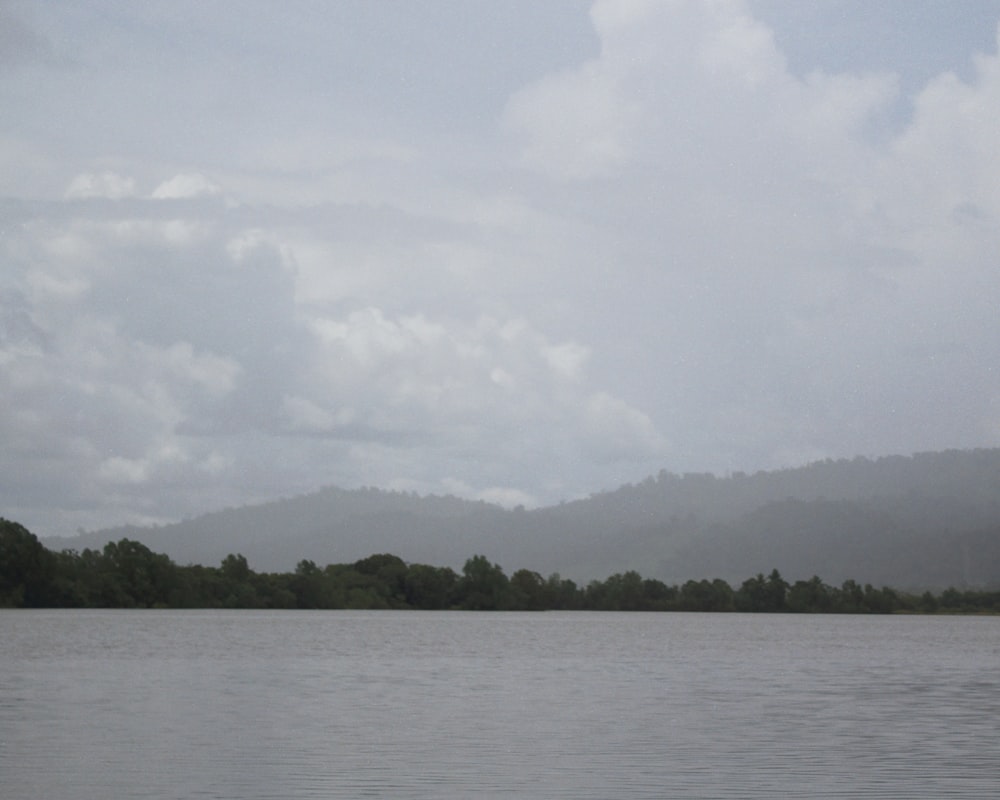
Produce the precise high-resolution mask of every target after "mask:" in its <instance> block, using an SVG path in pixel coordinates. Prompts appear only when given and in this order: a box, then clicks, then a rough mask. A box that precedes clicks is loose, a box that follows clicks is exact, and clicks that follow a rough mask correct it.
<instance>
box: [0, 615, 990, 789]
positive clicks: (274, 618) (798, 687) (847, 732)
mask: <svg viewBox="0 0 1000 800" xmlns="http://www.w3.org/2000/svg"><path fill="white" fill-rule="evenodd" d="M998 794H1000V618H997V617H976V618H973V617H918V616H892V617H871V616H854V617H849V616H795V615H742V614H718V615H712V614H668V613H662V614H642V613H631V614H628V613H621V614H620V613H590V612H544V613H488V612H385V611H364V612H347V611H316V612H289V611H284V612H255V611H92V610H54V611H48V610H46V611H3V612H0V795H2V796H3V797H4V798H5V800H22V798H23V800H29V798H30V800H37V798H44V800H107V799H108V798H115V800H123V799H124V798H157V799H158V800H159V799H160V798H210V799H212V800H221V799H222V798H234V799H235V798H239V799H240V800H246V799H247V798H359V797H376V798H436V799H437V800H450V799H454V800H457V799H458V798H471V797H498V796H504V797H511V798H574V800H591V799H596V798H602V799H603V798H664V797H678V798H775V797H783V798H819V797H841V798H901V799H902V798H905V799H906V800H915V799H918V798H934V799H935V800H938V799H939V798H984V797H992V796H997V795H998Z"/></svg>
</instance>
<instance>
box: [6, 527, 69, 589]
mask: <svg viewBox="0 0 1000 800" xmlns="http://www.w3.org/2000/svg"><path fill="white" fill-rule="evenodd" d="M55 576H56V559H55V558H54V556H53V555H52V553H51V552H49V551H48V550H47V549H45V547H44V546H43V545H42V543H41V542H39V541H38V538H37V537H36V536H35V534H33V533H31V532H30V531H29V530H28V529H27V528H25V527H24V526H23V525H20V524H19V523H17V522H11V521H10V520H6V519H2V518H0V606H7V607H11V606H12V607H15V608H20V607H22V606H27V607H37V606H45V605H50V604H52V603H53V602H54V601H55V599H56V598H55V584H54V581H55Z"/></svg>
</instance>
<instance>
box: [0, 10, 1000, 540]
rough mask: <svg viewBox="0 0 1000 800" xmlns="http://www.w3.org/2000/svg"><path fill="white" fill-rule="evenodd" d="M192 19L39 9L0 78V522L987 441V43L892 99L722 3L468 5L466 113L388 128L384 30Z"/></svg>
mask: <svg viewBox="0 0 1000 800" xmlns="http://www.w3.org/2000/svg"><path fill="white" fill-rule="evenodd" d="M199 9H200V10H198V11H197V12H194V11H192V12H191V13H195V14H196V16H197V20H199V22H198V24H199V26H200V27H199V30H200V31H201V33H200V34H199V36H200V37H202V38H197V40H192V41H190V43H189V44H190V48H188V49H181V48H177V47H175V44H174V43H175V39H174V38H173V34H172V35H169V36H168V35H162V36H159V37H151V36H149V35H148V33H147V32H148V31H151V30H164V28H163V27H162V26H161V25H160V23H162V24H163V25H166V26H167V27H166V29H167V30H169V31H173V32H174V34H176V33H177V32H178V31H180V30H181V28H182V27H183V25H182V23H183V24H187V23H188V22H190V20H189V18H188V15H187V14H179V13H178V14H177V15H172V14H166V15H164V14H162V13H161V12H148V11H143V10H139V11H122V10H116V11H114V12H112V14H113V15H114V14H126V15H131V16H129V17H128V18H129V19H130V20H132V21H133V22H135V21H136V20H145V21H146V22H147V23H148V22H149V21H150V20H152V21H154V22H156V23H157V24H156V25H150V24H144V25H133V26H132V27H131V28H130V30H133V29H134V30H135V31H136V35H137V36H138V37H139V39H138V40H137V41H134V42H133V41H129V42H128V43H127V45H128V46H127V47H126V46H125V44H126V43H125V42H124V41H123V40H122V39H121V38H118V36H117V34H114V32H112V33H110V34H109V36H108V37H100V36H94V35H92V34H93V31H94V30H97V22H96V21H95V18H93V16H92V15H90V14H89V12H87V11H83V12H81V13H80V15H79V19H80V20H81V27H80V29H79V30H78V31H77V30H69V29H68V28H67V27H66V25H67V23H66V21H65V20H64V19H62V18H61V17H60V15H49V16H47V17H44V18H43V17H42V16H41V15H40V16H39V21H38V35H39V36H40V37H43V38H44V40H45V41H46V42H54V43H58V46H59V48H60V52H58V53H54V54H53V58H54V59H55V61H58V63H59V66H58V67H57V66H55V65H54V62H51V63H50V62H49V61H45V60H44V59H43V60H41V61H40V60H38V58H36V57H33V58H35V60H34V61H31V62H30V64H29V63H28V62H25V61H24V60H23V59H21V61H19V62H18V65H17V68H16V69H14V68H11V67H9V66H8V67H6V68H5V69H6V72H5V75H6V77H7V80H6V81H5V82H4V85H3V86H2V87H0V101H3V102H4V103H5V108H8V109H10V113H9V114H8V115H6V116H5V118H4V123H3V125H2V129H0V189H2V193H3V195H4V196H5V198H6V199H5V200H3V202H0V258H2V260H3V264H4V269H3V270H0V393H2V396H3V397H4V399H5V402H4V403H3V404H2V407H0V440H2V441H4V442H5V456H7V458H6V461H5V465H4V466H3V468H2V469H0V486H4V487H5V494H4V495H3V497H5V498H7V499H9V500H10V504H9V505H10V510H9V511H8V512H7V513H10V514H15V513H16V514H22V512H23V515H24V518H25V519H26V520H27V521H28V522H31V521H32V520H39V521H44V524H45V526H46V527H48V528H49V529H50V530H51V529H53V528H61V529H63V530H73V529H75V528H76V527H77V526H79V525H84V526H93V525H96V524H98V523H100V524H110V523H112V522H120V521H124V520H126V519H143V520H156V519H159V520H163V519H170V518H176V517H178V516H183V515H188V514H191V513H197V512H198V511H207V510H211V509H213V508H217V507H219V506H221V505H237V504H240V503H243V502H248V501H250V500H252V499H269V498H273V497H274V496H276V495H281V494H290V493H295V492H301V491H307V490H309V489H311V488H315V487H317V486H320V485H324V484H330V483H334V484H339V485H344V486H357V485H364V484H368V485H379V486H387V487H397V488H406V489H407V490H419V491H434V492H447V491H452V492H454V493H460V494H462V496H466V497H473V498H477V497H478V498H493V499H498V500H502V501H503V502H509V503H515V504H517V503H523V504H525V505H533V504H536V503H544V502H553V501H556V500H558V499H559V498H561V497H572V496H578V495H581V494H587V493H588V492H590V491H593V490H597V489H602V488H609V487H613V486H614V485H616V483H620V482H624V481H634V480H639V479H641V478H642V477H643V476H644V475H646V474H652V473H655V472H657V471H658V470H659V469H660V468H664V467H665V468H668V469H671V470H675V471H687V470H704V469H709V470H715V471H724V470H727V469H743V470H752V469H758V468H764V467H768V466H787V465H789V462H790V460H794V459H796V458H802V459H806V458H813V457H825V456H828V455H829V456H841V455H843V456H852V455H855V454H857V453H859V452H860V453H866V454H871V455H877V454H882V453H889V452H908V451H911V450H919V449H935V448H940V447H953V446H980V445H994V444H1000V439H998V438H997V436H998V434H997V431H998V422H997V419H998V415H997V406H996V398H997V397H1000V372H998V371H997V370H995V369H994V368H993V367H992V365H993V364H995V363H1000V339H998V337H997V336H996V331H997V325H996V308H997V302H998V299H1000V277H998V276H1000V273H998V271H997V270H996V265H995V260H996V258H995V254H996V253H997V252H998V250H1000V241H998V234H997V231H998V230H1000V224H998V223H1000V189H998V187H1000V173H998V169H1000V167H998V162H997V159H996V158H995V155H994V154H995V153H996V152H997V145H998V144H1000V143H998V142H997V136H998V134H997V130H996V125H995V119H996V115H997V110H998V108H1000V67H998V58H997V55H996V51H995V50H993V51H990V53H988V54H985V55H980V56H978V57H977V58H976V59H975V60H974V61H973V62H971V67H970V68H969V69H968V70H959V71H956V72H954V73H953V74H941V75H938V76H937V77H936V78H934V79H933V80H930V81H929V82H926V84H925V85H922V86H921V87H920V89H919V90H918V91H917V92H916V93H914V94H912V95H906V96H904V95H905V92H907V91H910V90H909V89H907V88H906V87H912V85H913V81H912V80H911V79H910V78H909V77H908V76H906V75H901V74H896V72H895V71H894V69H893V67H894V65H893V64H892V63H891V62H887V61H884V60H883V61H881V62H879V61H877V60H872V59H869V60H868V61H867V62H866V66H865V68H864V69H861V68H858V69H851V70H844V69H838V70H831V69H827V68H823V67H822V65H820V66H819V67H815V66H814V65H813V62H810V63H809V66H808V68H807V69H798V70H797V71H793V70H792V69H791V68H790V67H789V59H787V58H786V57H785V53H784V52H783V50H782V47H781V46H780V44H779V43H780V42H781V38H780V37H777V38H776V36H775V35H774V34H773V33H772V31H771V30H770V29H769V27H768V26H767V25H765V24H764V23H763V22H761V20H760V19H759V18H757V16H755V13H754V12H755V11H756V5H753V4H745V3H739V2H700V1H699V0H691V2H685V1H684V0H677V1H676V2H670V3H665V2H612V1H611V0H608V1H607V2H598V3H595V4H594V6H593V7H592V9H591V12H590V15H589V17H587V18H586V19H580V20H576V19H575V18H574V19H573V20H572V24H569V22H570V21H569V20H568V19H567V24H566V25H564V26H561V27H559V28H558V29H559V30H560V31H561V32H564V35H563V33H561V38H560V50H559V53H558V54H555V53H554V52H552V50H551V48H545V47H542V46H540V45H539V46H538V47H536V48H534V49H531V48H529V49H528V50H526V51H525V52H524V53H522V54H521V56H519V58H518V61H517V63H516V64H513V63H512V62H511V61H510V60H509V53H510V51H509V48H507V47H499V48H498V47H496V46H495V44H496V43H495V42H493V43H492V44H491V43H490V41H488V40H489V36H491V35H495V34H491V33H490V32H488V31H483V30H479V29H478V28H476V29H473V28H463V30H464V31H466V32H467V33H468V34H469V35H470V36H472V37H474V38H473V39H472V40H470V42H469V44H468V47H469V48H470V52H473V51H474V55H475V57H476V59H480V58H481V59H484V60H483V61H482V62H480V61H476V62H475V63H476V64H477V65H478V67H477V69H478V71H476V72H475V73H471V72H470V73H469V75H470V77H469V80H470V81H471V82H470V84H469V86H468V87H467V89H463V90H462V91H467V92H468V94H467V95H462V97H464V98H466V99H469V98H472V97H473V96H474V102H473V101H472V100H470V102H469V104H464V103H463V104H457V105H456V107H455V108H454V109H452V112H451V113H448V112H447V105H448V104H447V103H446V102H445V100H444V99H442V98H441V97H437V96H436V94H435V87H438V88H440V86H439V85H438V84H434V85H430V84H429V85H427V86H422V87H419V92H417V95H413V96H420V97H425V98H428V97H432V96H434V97H436V99H435V100H434V102H435V103H436V105H434V109H435V111H434V113H430V112H429V111H428V110H427V109H421V108H420V107H418V106H419V104H413V105H412V107H411V108H408V109H407V110H406V111H405V113H403V112H398V113H397V110H396V109H397V106H398V105H399V102H400V101H401V99H406V98H409V97H410V96H411V95H410V94H408V93H407V91H406V90H404V89H401V88H400V87H398V86H392V87H388V86H387V85H385V82H384V81H380V80H379V79H378V77H377V76H376V75H375V73H374V72H372V71H371V70H370V69H368V68H367V67H368V66H370V65H372V64H376V63H378V61H379V58H382V57H383V56H384V50H380V49H379V48H380V47H381V46H383V45H384V42H382V40H381V39H380V38H379V37H378V36H375V35H374V32H376V31H379V30H381V29H380V28H378V24H376V23H371V25H374V27H373V28H371V29H366V30H368V33H369V34H372V35H371V36H370V38H369V39H367V40H366V41H368V42H369V43H371V44H372V45H373V46H374V47H375V50H373V51H372V52H370V53H369V52H368V49H366V48H355V49H354V50H351V49H350V48H348V50H344V49H337V48H330V47H329V46H328V42H327V40H326V34H324V35H323V36H319V35H317V34H316V32H315V30H313V29H314V28H315V29H316V30H320V29H322V30H323V31H326V32H327V33H329V32H330V30H331V28H330V27H329V25H330V23H329V20H328V19H327V18H325V17H324V19H323V20H320V19H319V18H318V17H310V16H309V15H308V12H304V15H303V17H302V18H301V19H298V18H296V19H294V20H293V19H286V18H285V17H281V18H280V19H278V17H279V16H280V14H279V12H277V11H273V10H271V9H270V7H269V6H267V5H266V4H263V5H259V6H254V7H253V13H248V14H247V15H245V17H244V18H242V19H241V25H243V26H244V27H245V30H244V34H245V35H246V36H247V37H248V41H253V42H256V43H257V44H256V45H255V47H254V48H242V47H241V48H238V49H236V48H234V47H233V46H232V45H231V42H230V38H228V34H227V36H226V37H218V38H217V35H218V33H219V32H220V31H227V32H228V31H229V30H230V29H231V23H232V20H231V19H230V16H231V15H229V16H227V15H224V14H221V13H220V12H217V11H214V10H213V9H211V8H205V9H201V7H199ZM150 13H152V14H153V15H154V16H153V17H150V16H148V15H149V14H150ZM545 13H553V14H554V13H556V12H545ZM558 13H559V14H561V13H563V12H558ZM941 13H942V14H943V13H944V12H943V11H942V12H941ZM949 13H950V12H949ZM348 16H349V15H348ZM515 16H516V15H515ZM338 19H339V20H340V21H341V23H343V25H344V26H346V27H344V30H340V29H339V28H338V35H339V36H342V37H347V38H348V39H349V38H350V35H352V34H351V32H352V31H354V28H352V27H351V25H352V24H354V23H352V22H351V21H350V20H349V19H348V18H347V17H346V16H341V17H338ZM407 19H408V20H410V21H412V22H413V24H414V25H416V26H418V27H417V28H415V33H414V37H416V38H419V36H422V37H426V39H421V41H425V42H438V43H441V42H444V41H445V40H447V42H449V45H448V46H452V45H454V44H455V43H454V41H453V39H454V33H455V30H453V29H451V28H449V25H450V24H451V23H448V24H444V23H441V24H442V26H443V27H442V28H441V29H440V30H438V29H437V28H434V29H433V30H432V29H429V28H427V27H426V25H429V24H430V23H427V22H426V21H421V18H420V15H412V16H411V17H408V18H407ZM436 19H438V20H439V22H440V19H441V18H440V17H438V18H436ZM505 19H506V17H505ZM529 22H530V20H520V21H519V22H516V23H515V22H514V21H513V17H511V20H510V24H511V25H516V24H522V23H523V24H525V25H527V24H529ZM43 23H44V24H43ZM84 23H85V24H84ZM338 24H339V23H338ZM357 24H360V23H357ZM321 25H322V26H327V27H322V28H319V27H317V26H321ZM588 25H589V31H587V35H586V36H578V34H573V36H577V38H568V37H571V32H572V31H577V30H578V29H580V28H585V27H587V26H588ZM421 26H424V27H421ZM125 27H128V26H125ZM554 29H555V28H553V30H554ZM102 30H103V28H102ZM511 30H512V31H513V30H514V29H513V28H512V29H511ZM517 30H518V31H520V33H526V29H517ZM853 30H857V31H859V32H860V34H863V35H864V37H868V39H865V40H864V41H862V40H861V39H857V40H855V41H853V43H852V46H857V47H861V46H862V45H863V44H864V42H865V41H868V40H869V39H870V41H871V42H877V40H878V39H879V36H880V35H881V34H879V33H878V32H869V31H866V30H864V29H863V26H862V25H861V23H860V21H858V22H857V26H856V28H854V29H853ZM293 33H294V36H293V35H292V34H293ZM813 33H814V34H815V35H817V36H819V35H820V33H819V32H817V31H813ZM417 34H419V36H417ZM414 37H407V40H406V42H402V43H397V44H398V45H399V46H400V47H404V48H406V47H411V46H412V42H410V39H411V38H414ZM511 40H512V41H513V38H512V39H511ZM344 41H345V47H346V45H348V44H352V43H351V42H349V41H347V39H345V40H344ZM518 41H521V39H518ZM442 46H443V45H442ZM872 46H873V47H875V49H876V50H877V47H876V45H872ZM962 46H963V47H964V46H965V44H964V43H963V44H962ZM968 49H969V48H968V47H966V51H968ZM64 50H65V52H63V51H64ZM362 51H364V52H362ZM543 51H545V52H543ZM303 52H308V53H311V54H312V56H311V57H310V58H308V59H307V58H304V57H302V56H301V54H302V53H303ZM347 52H350V53H353V55H350V56H348V55H346V54H345V53H347ZM420 52H421V53H422V56H421V57H425V58H430V59H432V60H433V59H435V58H436V57H437V56H436V52H435V48H433V47H432V48H425V49H424V50H421V51H420ZM442 52H443V51H442ZM68 53H72V54H73V55H74V58H75V60H74V59H69V58H67V54H68ZM407 53H410V54H411V55H412V52H411V51H407ZM467 55H468V54H467ZM848 55H849V54H848ZM140 56H141V57H140ZM393 57H394V58H396V59H397V61H396V62H394V63H397V67H398V66H399V65H402V64H406V63H408V62H407V58H409V55H406V54H402V55H400V54H396V55H394V56H393ZM255 59H259V62H258V61H255ZM365 59H368V60H365ZM846 60H847V61H848V62H850V60H851V59H850V58H847V59H846ZM279 62H280V63H279ZM162 64H170V65H171V69H169V70H166V69H160V67H159V66H158V65H162ZM870 64H875V65H876V66H877V67H878V69H875V70H873V69H872V68H871V66H870ZM207 66H211V69H208V68H207ZM418 66H419V65H416V64H414V65H413V67H414V69H417V68H418ZM236 67H239V69H237V68H236ZM424 67H426V68H427V69H424ZM432 67H433V68H432ZM448 69H451V67H450V66H449V65H448V64H445V62H444V61H443V60H442V61H440V62H438V61H434V63H433V64H432V65H430V66H428V65H423V66H421V67H420V69H419V70H418V72H419V74H421V75H425V76H427V75H434V74H437V73H436V72H435V70H438V71H439V72H440V71H447V70H448ZM245 70H248V71H249V72H246V71H245ZM397 72H398V74H400V75H406V76H408V79H411V80H416V77H415V75H416V74H417V73H416V72H413V73H411V72H410V71H407V70H403V69H398V70H397ZM29 73H31V75H33V76H35V77H33V78H31V80H30V81H29V77H30V76H29ZM394 74H395V73H394ZM473 74H475V75H477V76H479V77H477V78H476V79H475V81H473V80H472V77H471V76H472V75H473ZM25 76H29V77H25ZM39 76H42V77H45V80H35V78H37V77H39ZM192 76H201V77H200V78H199V79H198V80H192ZM359 81H360V82H361V83H359ZM486 83H489V85H488V86H487V85H486ZM449 85H451V86H452V88H453V89H454V87H455V86H456V85H457V81H452V83H450V84H449ZM139 87H141V89H142V91H141V92H138V91H137V90H138V88H139ZM498 87H500V88H498ZM511 87H515V88H513V89H511ZM29 88H30V89H31V92H30V93H29V92H28V89H29ZM456 91H457V90H456ZM421 92H422V93H421ZM29 95H30V97H31V100H30V102H28V100H26V99H25V98H27V97H29ZM147 96H148V97H153V98H155V102H152V101H150V102H147V101H145V100H143V98H145V97H147ZM249 98H255V102H254V103H250V102H249V101H248V99H249ZM484 98H488V99H484ZM473 107H474V112H473V111H470V108H473ZM69 113H72V114H73V115H74V116H73V118H74V120H75V124H74V128H73V135H72V136H69V137H67V136H65V134H64V133H59V131H65V130H66V129H65V127H64V120H65V118H66V115H67V114H69ZM473 116H475V119H473V118H472V117H473ZM194 118H197V119H199V120H204V121H205V124H204V125H201V124H199V125H198V126H197V130H196V131H195V130H194V129H192V128H191V124H190V120H191V119H194ZM149 187H154V188H153V189H152V191H150V188H149ZM54 495H58V497H59V498H60V499H59V501H58V502H56V501H53V500H52V497H53V496H54ZM53 505H58V506H59V507H58V508H57V509H54V510H53V509H52V508H50V507H51V506H53Z"/></svg>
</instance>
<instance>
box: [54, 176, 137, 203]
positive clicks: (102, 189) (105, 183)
mask: <svg viewBox="0 0 1000 800" xmlns="http://www.w3.org/2000/svg"><path fill="white" fill-rule="evenodd" d="M134 194H135V180H134V179H132V178H129V177H126V176H123V175H119V174H118V173H116V172H101V173H99V174H96V175H95V174H93V173H90V172H87V173H84V174H82V175H77V176H76V177H75V178H73V180H72V181H71V182H70V184H69V186H68V187H67V189H66V197H67V198H72V199H78V198H88V197H107V198H110V199H112V200H115V199H118V198H120V197H132V196H133V195H134Z"/></svg>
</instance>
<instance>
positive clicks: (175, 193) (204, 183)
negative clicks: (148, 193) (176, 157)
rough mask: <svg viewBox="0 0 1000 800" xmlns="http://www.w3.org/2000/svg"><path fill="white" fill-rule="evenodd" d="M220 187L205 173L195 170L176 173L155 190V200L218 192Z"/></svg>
mask: <svg viewBox="0 0 1000 800" xmlns="http://www.w3.org/2000/svg"><path fill="white" fill-rule="evenodd" d="M219 191H220V189H219V187H218V186H217V185H216V184H214V183H212V182H211V181H210V180H209V179H208V178H206V177H205V176H204V175H202V174H200V173H198V172H193V173H186V174H182V175H175V176H174V177H172V178H171V179H170V180H167V181H164V182H163V183H161V184H160V185H159V186H157V187H156V188H155V189H154V190H153V198H154V199H155V200H176V199H178V198H184V197H199V196H200V195H206V194H208V195H212V194H218V193H219Z"/></svg>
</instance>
